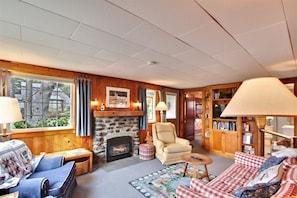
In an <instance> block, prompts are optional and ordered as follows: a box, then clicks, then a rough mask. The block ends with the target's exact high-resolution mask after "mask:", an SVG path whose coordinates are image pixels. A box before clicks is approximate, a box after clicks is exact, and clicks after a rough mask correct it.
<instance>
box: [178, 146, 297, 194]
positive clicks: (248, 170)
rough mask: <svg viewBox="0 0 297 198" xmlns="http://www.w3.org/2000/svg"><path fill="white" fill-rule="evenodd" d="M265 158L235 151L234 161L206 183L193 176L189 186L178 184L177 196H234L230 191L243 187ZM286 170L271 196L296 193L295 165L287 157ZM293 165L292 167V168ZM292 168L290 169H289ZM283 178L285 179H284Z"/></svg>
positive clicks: (296, 176) (284, 165)
mask: <svg viewBox="0 0 297 198" xmlns="http://www.w3.org/2000/svg"><path fill="white" fill-rule="evenodd" d="M265 160H266V158H264V157H261V156H256V155H249V154H246V153H242V152H236V153H235V161H234V164H232V165H231V166H230V167H229V168H227V169H226V170H225V171H224V172H223V173H222V174H220V175H219V176H218V177H216V178H215V179H213V180H212V181H210V182H209V183H207V184H204V183H202V182H201V181H200V180H199V179H196V178H193V179H192V180H191V183H190V187H189V188H188V187H186V186H179V187H178V188H177V189H176V197H177V198H235V197H236V196H234V195H233V194H232V193H233V192H234V191H235V190H236V189H238V188H240V187H244V186H245V185H246V184H247V183H248V182H249V181H250V180H251V179H253V178H254V177H255V176H256V175H257V174H258V173H259V172H258V169H259V167H260V166H261V165H262V164H263V163H264V161H265ZM283 167H284V170H285V171H286V172H285V174H284V176H283V179H282V182H281V187H280V189H279V190H278V191H277V192H276V193H275V194H274V195H273V196H272V197H273V198H282V197H287V196H290V195H296V194H297V165H293V164H292V162H291V160H290V159H289V158H288V159H286V160H285V161H283ZM292 167H294V168H292ZM290 169H292V170H290ZM284 178H285V179H284Z"/></svg>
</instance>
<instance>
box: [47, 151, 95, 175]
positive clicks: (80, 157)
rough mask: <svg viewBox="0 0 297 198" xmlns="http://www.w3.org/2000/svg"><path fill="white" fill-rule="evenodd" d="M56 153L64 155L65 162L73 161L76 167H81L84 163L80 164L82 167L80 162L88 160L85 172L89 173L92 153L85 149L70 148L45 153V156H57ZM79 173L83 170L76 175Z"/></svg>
mask: <svg viewBox="0 0 297 198" xmlns="http://www.w3.org/2000/svg"><path fill="white" fill-rule="evenodd" d="M58 155H62V156H64V158H65V162H68V161H75V162H76V165H77V169H79V168H83V165H84V164H82V165H81V166H82V167H80V164H81V163H83V162H85V163H86V162H88V164H89V165H88V170H87V172H89V173H91V172H92V170H93V153H92V152H91V151H89V150H87V149H84V148H78V149H72V150H67V151H59V152H53V153H47V154H46V155H45V156H58ZM86 160H88V161H86ZM80 173H82V174H84V171H80V172H78V174H77V175H80Z"/></svg>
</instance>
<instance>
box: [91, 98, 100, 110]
mask: <svg viewBox="0 0 297 198" xmlns="http://www.w3.org/2000/svg"><path fill="white" fill-rule="evenodd" d="M91 108H92V110H97V109H98V100H97V99H95V100H92V101H91Z"/></svg>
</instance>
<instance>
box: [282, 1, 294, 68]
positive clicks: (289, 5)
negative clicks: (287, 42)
mask: <svg viewBox="0 0 297 198" xmlns="http://www.w3.org/2000/svg"><path fill="white" fill-rule="evenodd" d="M283 4H284V9H285V15H286V18H287V19H288V29H289V34H290V37H291V42H292V48H293V50H294V56H295V58H296V57H297V25H296V24H297V1H296V0H283ZM296 64H297V63H296Z"/></svg>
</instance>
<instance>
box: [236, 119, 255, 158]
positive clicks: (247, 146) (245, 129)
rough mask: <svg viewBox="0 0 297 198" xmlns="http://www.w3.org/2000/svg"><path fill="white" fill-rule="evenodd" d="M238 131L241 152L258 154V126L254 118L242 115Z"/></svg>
mask: <svg viewBox="0 0 297 198" xmlns="http://www.w3.org/2000/svg"><path fill="white" fill-rule="evenodd" d="M240 132H241V134H242V140H241V145H242V152H245V153H250V154H256V155H257V154H258V145H257V142H258V141H257V140H258V127H257V125H256V123H255V120H254V118H252V117H244V118H242V121H241V128H240Z"/></svg>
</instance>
